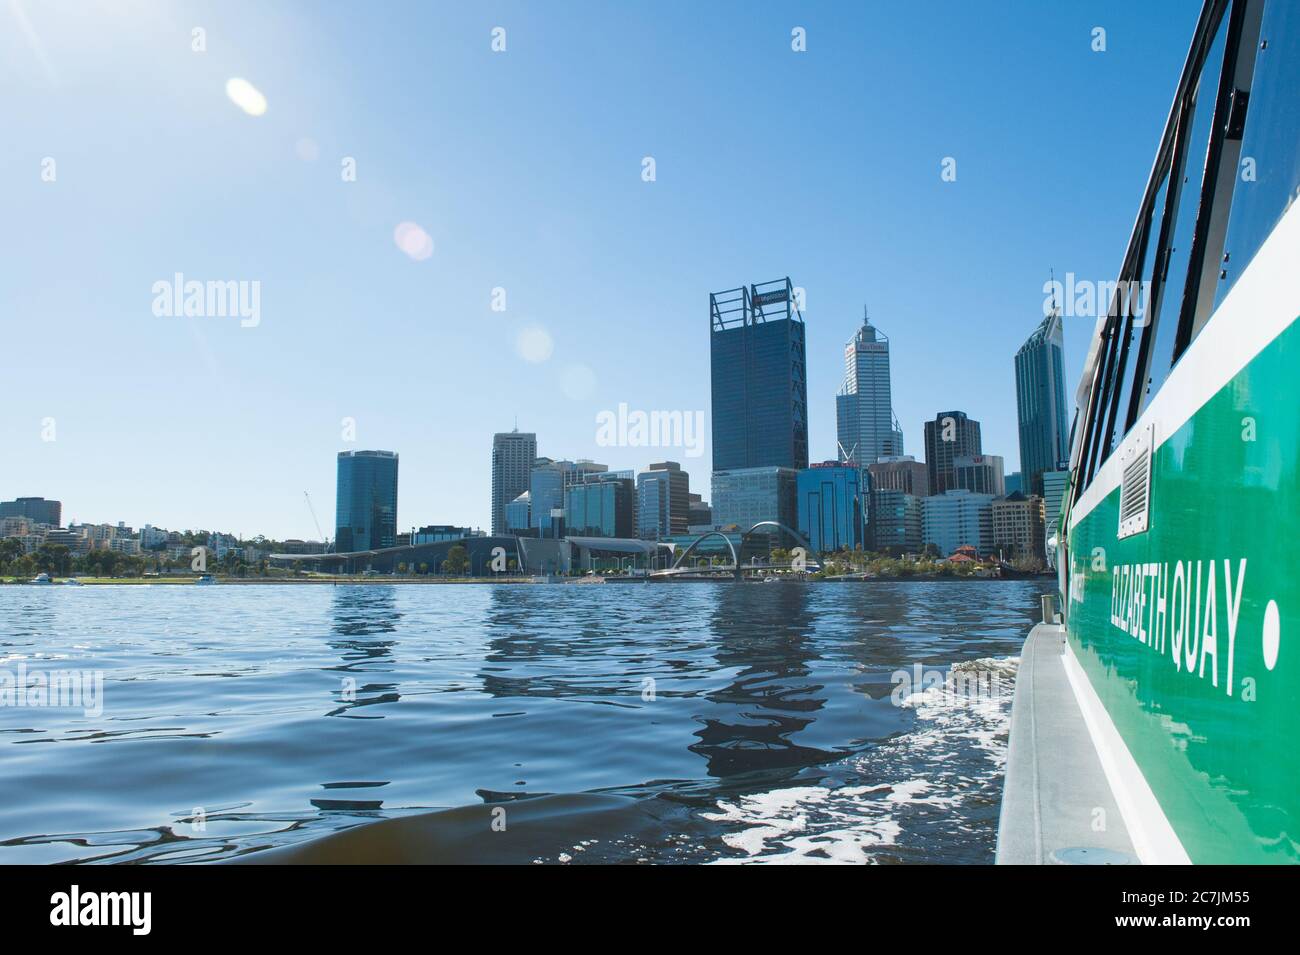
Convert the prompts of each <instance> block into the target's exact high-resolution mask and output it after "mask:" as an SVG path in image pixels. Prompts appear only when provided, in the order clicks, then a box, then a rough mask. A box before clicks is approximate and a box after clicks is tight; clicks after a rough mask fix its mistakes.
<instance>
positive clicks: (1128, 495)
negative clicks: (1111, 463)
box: [1118, 425, 1155, 540]
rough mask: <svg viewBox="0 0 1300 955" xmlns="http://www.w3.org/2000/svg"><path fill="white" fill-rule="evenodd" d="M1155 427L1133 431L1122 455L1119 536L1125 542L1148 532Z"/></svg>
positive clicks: (1149, 426) (1150, 426)
mask: <svg viewBox="0 0 1300 955" xmlns="http://www.w3.org/2000/svg"><path fill="white" fill-rule="evenodd" d="M1154 431H1155V425H1148V426H1147V427H1145V428H1143V429H1142V430H1141V431H1134V432H1133V434H1132V435H1131V436H1130V437H1129V441H1128V443H1127V445H1126V446H1125V447H1124V449H1123V450H1122V451H1121V452H1120V466H1121V467H1122V468H1123V469H1124V476H1123V478H1122V479H1121V481H1120V490H1119V534H1118V537H1119V538H1120V539H1121V540H1122V539H1123V538H1125V537H1132V536H1133V535H1134V534H1141V533H1143V532H1145V531H1146V529H1147V527H1148V526H1149V524H1150V518H1151V446H1152V445H1153V444H1154V440H1153V435H1154Z"/></svg>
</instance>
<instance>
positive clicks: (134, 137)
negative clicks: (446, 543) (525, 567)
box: [0, 0, 1199, 537]
mask: <svg viewBox="0 0 1300 955" xmlns="http://www.w3.org/2000/svg"><path fill="white" fill-rule="evenodd" d="M1198 9H1199V3H1197V2H1195V0H1181V2H1144V3H1141V4H1134V3H1131V2H1105V3H1087V4H1085V3H1065V2H1060V3H1051V2H1021V3H1006V4H996V5H988V4H973V3H971V4H956V3H951V4H949V3H940V4H883V3H881V4H877V3H870V4H858V3H853V4H849V3H835V4H832V3H825V4H809V3H798V4H795V3H719V4H697V3H687V2H677V3H664V2H656V3H653V4H651V3H637V4H632V3H617V4H616V3H614V2H612V0H611V2H607V3H599V4H597V3H583V4H580V3H567V2H566V3H552V4H536V3H518V4H513V3H510V4H507V3H500V4H468V3H467V4H460V5H457V6H456V7H452V6H451V5H444V4H433V3H400V4H399V3H383V4H361V3H355V2H346V3H342V2H326V3H317V2H312V3H308V2H305V0H303V2H295V3H289V2H277V3H251V2H247V3H245V2H222V3H176V4H170V3H161V2H158V3H153V2H141V0H101V2H53V0H42V2H40V3H37V2H34V0H17V3H10V2H6V3H5V4H4V5H0V89H3V95H2V96H0V128H3V130H4V140H5V148H4V149H3V150H0V183H3V186H0V221H2V223H3V228H2V229H0V235H2V236H3V238H2V239H0V241H2V242H3V248H2V249H0V252H2V253H3V256H2V258H3V263H4V265H3V268H0V316H3V322H4V327H3V337H2V338H0V342H2V344H0V349H2V351H3V356H4V370H5V374H4V381H5V389H4V395H5V397H4V400H3V402H0V406H2V408H0V448H3V456H2V457H0V498H3V499H8V498H11V497H13V496H15V495H43V496H46V497H52V498H58V499H61V500H62V501H63V502H64V519H65V521H67V520H70V519H74V518H75V519H77V520H84V521H95V522H99V521H110V522H117V521H119V520H122V521H126V522H127V523H129V524H132V525H134V526H137V527H138V526H140V525H141V524H144V523H146V522H149V523H152V524H155V525H158V526H163V527H169V528H172V529H183V528H198V527H203V528H210V529H221V530H226V531H231V532H236V533H243V534H246V535H249V536H251V535H253V534H255V533H264V534H266V535H268V536H273V537H315V536H316V533H315V530H314V528H313V525H312V522H311V517H310V515H309V514H308V511H307V508H306V506H305V504H304V502H303V497H302V492H303V491H304V490H308V491H310V492H311V495H312V499H313V500H314V502H315V504H316V510H317V513H318V514H319V516H320V518H321V522H322V524H323V525H324V526H325V527H326V533H327V534H332V524H333V516H334V479H335V463H334V462H335V454H336V452H337V451H339V450H341V449H344V448H384V449H391V450H395V451H398V452H399V453H400V454H401V478H400V484H401V489H400V504H399V514H398V522H399V525H400V526H401V527H410V526H412V525H417V524H427V523H468V524H476V525H481V526H486V524H487V523H488V516H489V500H488V497H489V493H488V492H489V470H490V468H489V450H490V446H491V440H492V433H493V432H494V431H498V430H509V429H510V428H511V426H512V425H513V423H514V421H515V418H516V416H518V422H519V427H520V429H521V430H526V431H536V432H537V434H538V445H539V451H540V453H542V454H546V455H549V456H552V457H571V458H576V457H591V458H595V459H596V460H600V461H605V462H607V463H609V464H610V465H611V466H612V467H616V468H627V467H636V468H642V467H644V466H645V465H646V464H647V463H648V462H650V461H653V460H659V459H661V458H664V457H670V458H673V457H675V458H677V459H679V460H682V462H683V464H684V465H685V466H687V467H688V469H689V470H690V471H691V478H692V488H693V489H695V490H702V491H703V492H704V494H705V497H706V498H707V497H708V473H709V462H710V460H711V458H710V455H711V452H710V449H709V447H708V444H707V441H706V443H705V447H704V454H703V456H702V457H698V458H685V457H683V456H682V455H681V453H680V451H678V452H672V451H668V452H664V451H660V450H658V449H653V448H602V447H598V446H597V444H596V428H595V417H596V415H597V413H598V412H600V411H601V410H603V409H615V408H617V406H618V404H619V403H620V402H627V403H628V405H629V406H630V407H632V408H634V409H635V408H641V409H646V410H652V409H662V410H673V409H680V410H696V409H698V410H702V411H704V412H705V413H706V415H707V412H708V409H709V382H708V370H709V364H708V293H709V292H710V291H714V290H721V289H725V288H731V287H734V286H736V285H740V284H742V283H748V282H761V281H765V280H768V279H774V278H779V277H782V276H785V275H787V274H788V275H790V276H791V277H792V279H793V280H794V282H795V284H796V285H799V286H802V287H804V288H805V289H806V290H807V296H808V300H807V309H806V319H807V341H808V372H809V380H808V400H809V415H810V419H811V420H810V445H811V452H812V456H813V458H814V459H816V460H820V459H824V458H830V457H834V454H835V422H834V394H835V391H836V389H837V387H838V386H839V383H840V379H841V376H842V373H843V346H844V343H845V342H846V341H847V340H848V339H849V337H850V336H851V335H852V333H853V331H854V329H855V328H856V326H857V324H858V323H859V321H860V316H861V312H862V305H863V303H864V302H865V303H867V304H868V305H869V306H870V309H871V315H872V317H873V320H874V321H875V322H876V323H877V324H878V325H879V326H880V328H881V329H882V330H884V332H885V333H886V334H888V335H889V336H890V338H891V339H892V341H893V373H894V378H893V386H894V400H895V410H896V413H897V415H898V417H899V419H900V420H901V422H902V424H903V428H904V432H905V437H906V443H907V450H908V451H909V452H910V453H914V454H915V455H916V456H917V457H918V459H919V458H921V457H922V456H923V451H922V446H921V434H922V431H921V428H922V422H923V421H924V420H925V419H926V418H927V417H933V415H934V414H935V413H936V412H937V411H940V410H947V409H951V408H956V409H960V410H964V411H966V412H968V413H969V414H970V415H971V416H972V417H975V418H977V419H979V420H980V421H981V422H982V423H983V434H984V449H985V451H986V452H987V453H993V454H1002V455H1004V456H1005V457H1006V459H1007V466H1008V470H1009V471H1010V470H1014V469H1015V467H1016V462H1017V461H1018V458H1019V454H1018V446H1017V438H1016V425H1015V404H1014V376H1013V368H1012V355H1013V354H1014V352H1015V350H1016V348H1017V347H1018V346H1019V344H1020V342H1021V341H1023V339H1024V338H1025V337H1026V336H1027V335H1028V334H1029V333H1030V332H1031V331H1032V330H1033V328H1034V326H1035V325H1036V324H1037V322H1038V321H1039V319H1040V318H1041V315H1042V299H1043V293H1042V286H1043V283H1044V281H1045V280H1046V278H1047V274H1048V269H1049V268H1054V269H1055V270H1056V273H1057V275H1058V277H1059V276H1061V275H1062V274H1063V273H1065V272H1067V271H1073V272H1074V273H1076V274H1077V275H1078V276H1080V277H1085V278H1089V279H1092V280H1106V279H1112V278H1114V275H1115V272H1116V270H1117V269H1118V267H1119V264H1120V258H1121V256H1122V253H1123V249H1124V243H1125V242H1126V240H1127V238H1128V234H1129V231H1130V229H1131V228H1132V224H1133V219H1134V216H1135V213H1136V211H1137V204H1138V201H1139V199H1140V193H1141V190H1142V187H1143V185H1144V183H1145V180H1146V176H1147V173H1148V171H1149V169H1150V166H1151V160H1152V157H1153V154H1154V150H1155V147H1156V145H1157V141H1158V139H1159V135H1160V130H1161V126H1162V124H1163V122H1164V119H1165V116H1166V114H1167V112H1168V108H1169V102H1170V99H1171V97H1172V94H1173V88H1174V85H1175V83H1176V81H1177V75H1178V72H1179V70H1180V68H1181V65H1182V60H1183V57H1184V55H1185V53H1186V45H1187V42H1188V38H1189V36H1190V32H1191V29H1192V26H1193V24H1194V22H1195V19H1196V16H1197V13H1198ZM496 26H501V27H504V28H505V30H506V51H505V52H504V53H493V52H492V50H491V48H490V43H491V36H490V31H491V30H492V28H493V27H496ZM796 26H801V27H804V28H805V29H806V31H807V47H808V48H807V52H803V53H795V52H793V51H792V50H791V45H790V43H791V30H792V29H793V28H794V27H796ZM1095 26H1101V27H1104V28H1105V30H1106V47H1107V49H1106V51H1105V52H1104V53H1096V52H1093V50H1092V49H1091V43H1092V33H1091V31H1092V29H1093V27H1095ZM194 27H202V28H203V29H204V30H205V31H206V47H207V48H206V52H203V53H196V52H193V51H192V49H191V44H192V33H191V31H192V29H193V28H194ZM232 77H242V78H245V79H247V80H248V81H249V82H250V83H252V84H253V85H254V86H255V87H256V88H257V89H258V90H260V91H261V92H262V93H263V94H264V96H265V98H266V101H267V104H268V108H267V109H266V111H265V113H264V114H263V115H260V116H252V115H248V114H247V113H245V112H244V111H241V109H239V108H238V107H237V106H236V105H235V104H234V103H233V102H232V100H231V99H230V98H229V97H228V96H227V93H226V83H227V80H229V79H230V78H232ZM313 155H314V156H315V158H314V159H313V158H312V157H313ZM345 156H350V157H354V158H355V160H356V173H357V175H356V181H355V182H344V181H342V178H341V176H340V169H341V161H342V158H343V157H345ZM645 156H653V157H654V159H655V161H656V176H657V178H656V181H654V182H650V183H647V182H644V181H642V176H641V173H642V158H643V157H645ZM948 156H951V157H954V158H955V159H956V160H957V179H956V181H955V182H950V183H946V182H942V181H941V179H940V163H941V161H942V160H943V158H944V157H948ZM46 157H50V158H53V159H54V160H55V163H56V166H55V172H56V177H57V178H56V179H55V181H53V182H46V181H42V177H41V174H42V168H43V167H42V162H43V160H44V159H45V158H46ZM405 221H410V222H414V223H416V224H418V225H419V226H420V227H421V228H423V229H424V230H426V231H427V233H428V235H429V236H430V237H432V239H433V246H434V247H433V254H432V255H431V256H428V257H427V258H423V259H415V258H412V257H411V256H409V255H407V254H404V252H403V251H402V250H401V249H399V248H398V246H397V244H396V243H395V241H394V229H395V228H396V227H397V225H398V224H399V223H402V222H405ZM177 272H180V273H183V274H184V275H185V276H186V278H187V279H199V280H204V281H206V280H218V279H220V280H226V279H233V280H258V281H260V282H261V301H260V324H258V325H257V327H254V328H241V327H240V324H239V322H238V320H236V319H229V318H225V319H223V318H212V317H203V318H199V317H192V318H183V317H182V318H177V317H171V318H169V317H158V316H155V315H154V314H153V311H152V303H153V297H154V296H153V292H152V287H153V284H154V283H155V282H157V281H160V280H170V279H171V278H172V276H173V274H174V273H177ZM498 286H500V287H504V288H505V289H506V295H507V298H506V303H507V310H506V311H505V312H504V313H501V312H494V311H493V310H492V309H491V308H490V303H491V292H492V289H493V288H494V287H498ZM1091 326H1092V320H1091V319H1083V318H1074V319H1067V321H1066V368H1067V376H1068V379H1069V381H1070V384H1071V388H1072V387H1073V384H1074V383H1075V381H1076V380H1077V377H1078V375H1079V371H1080V367H1081V364H1082V360H1083V353H1084V351H1085V349H1086V345H1087V339H1088V336H1089V333H1090V331H1091ZM529 328H532V329H541V330H544V332H545V335H546V336H547V337H548V338H549V340H550V342H551V343H552V345H553V349H552V351H551V353H550V356H549V358H547V359H546V360H543V361H528V360H525V358H524V357H523V356H522V355H521V353H520V349H519V347H518V339H519V336H520V333H521V332H522V331H524V330H525V329H529ZM532 357H534V358H535V357H537V355H533V356H532ZM345 416H347V417H352V418H355V419H356V422H357V425H356V427H357V441H356V443H354V444H347V443H344V442H343V441H342V440H341V433H340V420H341V419H342V418H343V417H345ZM46 418H52V419H54V427H55V440H54V441H45V440H42V437H43V435H42V422H43V420H44V419H46ZM706 421H707V418H706ZM706 433H707V425H706Z"/></svg>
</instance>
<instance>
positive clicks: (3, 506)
mask: <svg viewBox="0 0 1300 955" xmlns="http://www.w3.org/2000/svg"><path fill="white" fill-rule="evenodd" d="M4 517H26V518H27V519H29V520H30V521H32V523H34V524H49V525H50V526H51V527H61V526H63V504H62V503H61V502H59V501H47V500H46V499H45V498H43V497H20V498H16V499H15V500H12V501H0V518H4Z"/></svg>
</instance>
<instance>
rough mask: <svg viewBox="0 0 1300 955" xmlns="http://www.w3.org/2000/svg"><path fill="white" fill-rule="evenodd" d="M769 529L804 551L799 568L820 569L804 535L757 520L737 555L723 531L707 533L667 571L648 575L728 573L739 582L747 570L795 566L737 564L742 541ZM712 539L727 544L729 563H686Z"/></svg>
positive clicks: (779, 568)
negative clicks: (787, 538) (699, 548)
mask: <svg viewBox="0 0 1300 955" xmlns="http://www.w3.org/2000/svg"><path fill="white" fill-rule="evenodd" d="M770 528H775V529H776V530H779V531H784V532H785V533H786V534H789V535H790V536H791V537H792V538H794V540H795V541H797V542H798V545H799V547H801V548H802V549H803V551H804V561H803V564H802V566H801V567H800V568H799V569H804V570H807V569H810V568H812V569H816V570H821V566H822V565H821V560H820V559H819V558H818V557H817V553H816V552H815V551H814V550H813V549H812V545H810V544H809V543H808V542H807V541H806V540H804V538H803V535H801V534H800V533H799V532H798V531H796V530H794V529H793V528H791V527H787V526H786V525H784V524H782V523H780V522H779V521H759V522H758V523H757V524H755V525H753V526H752V527H751V528H750V529H749V530H747V531H743V532H741V535H740V551H739V552H738V551H737V549H736V546H735V545H734V544H733V543H732V542H731V538H730V537H728V536H727V535H726V534H724V533H723V532H722V531H706V532H705V533H703V534H701V535H700V536H699V537H697V538H695V540H693V541H691V543H690V544H688V545H687V546H686V548H685V549H684V550H682V552H681V553H680V554H678V555H677V557H676V558H675V559H674V560H673V563H672V566H671V567H669V568H667V569H666V570H656V571H652V572H651V573H650V576H651V577H657V578H664V577H685V576H717V575H718V574H722V573H727V574H730V575H731V576H732V577H734V578H735V579H736V580H740V579H741V578H742V577H743V576H744V575H745V573H746V571H748V572H751V573H754V572H759V571H769V570H782V569H788V568H791V567H795V564H794V563H793V562H791V563H779V564H763V565H761V566H760V565H756V564H752V565H750V566H748V567H746V566H745V565H744V564H742V563H741V562H740V553H741V552H743V551H744V549H745V542H746V541H747V540H748V539H749V538H750V536H751V535H753V534H755V533H760V532H761V533H764V534H766V533H768V529H770ZM714 537H717V538H721V539H722V541H723V542H724V543H725V544H726V545H727V551H728V552H729V553H730V554H731V563H730V564H722V565H718V564H713V563H712V562H710V564H709V566H707V567H691V566H690V565H689V564H688V563H687V561H688V560H689V559H690V556H691V554H693V553H694V552H695V549H696V548H697V547H699V545H700V544H701V543H703V542H704V541H706V540H709V539H711V538H714Z"/></svg>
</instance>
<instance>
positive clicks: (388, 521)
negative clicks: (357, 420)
mask: <svg viewBox="0 0 1300 955" xmlns="http://www.w3.org/2000/svg"><path fill="white" fill-rule="evenodd" d="M396 545H397V455H396V454H395V453H394V452H392V451H340V452H339V471H338V493H337V496H336V498H335V509H334V549H335V550H336V551H337V552H339V553H348V552H350V551H356V550H375V549H376V548H379V547H395V546H396Z"/></svg>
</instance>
